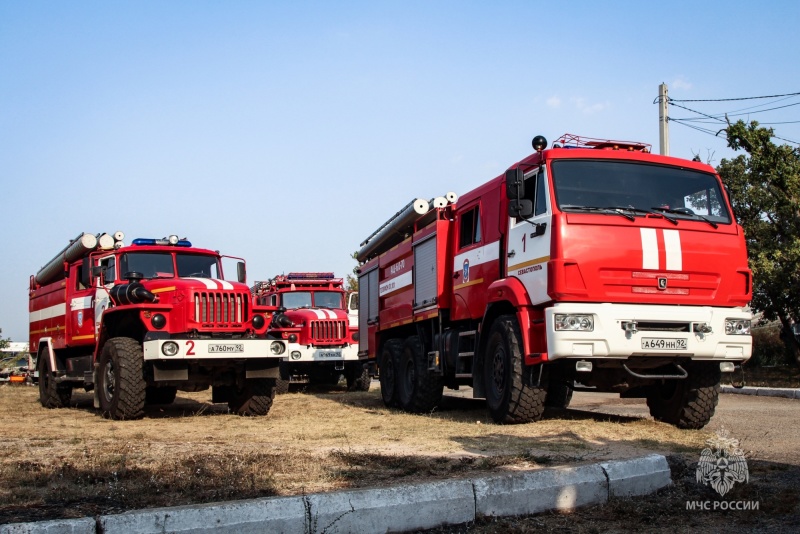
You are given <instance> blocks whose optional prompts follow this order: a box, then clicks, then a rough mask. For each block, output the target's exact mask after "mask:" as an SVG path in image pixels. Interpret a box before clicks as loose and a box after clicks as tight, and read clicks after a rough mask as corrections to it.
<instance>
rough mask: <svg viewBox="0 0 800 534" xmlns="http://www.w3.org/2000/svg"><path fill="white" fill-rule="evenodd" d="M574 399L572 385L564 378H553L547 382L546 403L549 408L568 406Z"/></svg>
mask: <svg viewBox="0 0 800 534" xmlns="http://www.w3.org/2000/svg"><path fill="white" fill-rule="evenodd" d="M570 401H572V387H571V386H570V385H569V384H568V383H567V382H564V381H563V380H553V381H552V382H550V383H549V384H547V395H546V396H545V398H544V405H545V406H547V407H548V408H562V409H563V408H566V407H567V406H569V403H570Z"/></svg>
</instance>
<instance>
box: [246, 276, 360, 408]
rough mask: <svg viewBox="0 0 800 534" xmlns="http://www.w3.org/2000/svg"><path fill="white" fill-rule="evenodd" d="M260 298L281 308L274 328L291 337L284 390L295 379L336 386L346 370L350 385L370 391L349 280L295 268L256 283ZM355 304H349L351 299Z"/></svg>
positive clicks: (281, 389) (281, 384) (280, 335)
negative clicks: (352, 314) (352, 318)
mask: <svg viewBox="0 0 800 534" xmlns="http://www.w3.org/2000/svg"><path fill="white" fill-rule="evenodd" d="M252 291H253V294H254V295H255V297H256V301H257V302H258V303H259V304H261V305H264V306H270V307H272V308H277V310H278V311H277V313H275V314H274V315H273V316H272V322H271V323H270V325H269V332H270V334H272V335H273V336H275V337H276V338H280V339H283V340H284V341H286V342H287V351H286V358H284V360H283V362H281V378H280V380H279V381H278V392H279V393H285V392H286V391H288V388H289V382H290V381H305V380H307V381H309V382H310V383H312V384H322V385H335V384H337V383H338V382H339V379H340V377H341V375H342V374H344V376H345V379H346V380H347V389H349V390H351V391H367V390H369V385H370V380H371V378H370V372H369V369H368V367H367V366H366V365H365V364H366V363H367V359H366V356H364V358H363V359H362V358H359V355H358V328H357V326H356V325H353V324H351V322H350V320H349V313H348V309H347V308H346V307H345V305H346V301H347V302H348V303H349V301H350V299H348V298H347V297H348V295H347V292H346V291H345V290H344V281H343V280H342V279H341V278H335V277H334V274H333V273H327V272H320V273H316V272H313V273H311V272H310V273H289V274H288V275H279V276H276V277H274V278H272V279H271V280H268V281H265V282H256V284H255V285H254V286H253V288H252ZM348 305H349V304H348Z"/></svg>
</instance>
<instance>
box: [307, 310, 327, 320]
mask: <svg viewBox="0 0 800 534" xmlns="http://www.w3.org/2000/svg"><path fill="white" fill-rule="evenodd" d="M311 311H312V312H314V315H316V316H317V319H327V318H328V316H327V315H325V312H323V311H322V310H319V309H317V308H312V309H311Z"/></svg>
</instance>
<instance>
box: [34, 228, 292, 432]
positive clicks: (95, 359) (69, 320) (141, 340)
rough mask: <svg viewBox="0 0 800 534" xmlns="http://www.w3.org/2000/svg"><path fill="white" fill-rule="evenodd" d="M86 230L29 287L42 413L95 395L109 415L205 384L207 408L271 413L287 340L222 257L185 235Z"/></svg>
mask: <svg viewBox="0 0 800 534" xmlns="http://www.w3.org/2000/svg"><path fill="white" fill-rule="evenodd" d="M123 238H124V236H123V234H122V233H121V232H117V233H116V234H114V235H113V236H111V235H109V234H101V235H99V237H98V236H96V235H93V234H88V233H84V234H81V235H79V236H78V237H77V238H76V239H74V240H72V241H71V242H70V244H69V245H68V246H67V247H66V248H64V250H62V251H61V252H59V253H58V254H57V255H56V256H55V257H54V258H53V259H52V260H51V261H50V262H49V263H47V264H46V265H45V266H44V267H43V268H42V269H41V270H40V271H39V272H38V273H37V274H36V275H34V276H31V279H30V293H29V294H30V304H29V311H30V352H31V356H32V358H33V359H35V360H36V361H37V368H38V370H39V399H40V402H41V404H42V406H45V407H48V408H57V407H62V406H65V405H67V404H69V402H70V399H71V395H72V390H73V388H83V389H85V390H86V391H90V390H94V392H95V394H94V403H95V408H99V409H100V410H101V412H102V413H103V415H105V416H106V417H109V418H112V419H133V418H138V417H141V416H142V415H143V413H144V412H143V410H144V407H145V405H146V404H169V403H171V402H172V401H173V400H174V399H175V394H176V391H177V390H182V391H201V390H204V389H208V387H209V386H210V387H212V388H213V389H212V398H213V401H214V402H227V403H228V406H229V407H230V409H231V410H232V411H233V412H235V413H238V414H241V415H266V413H267V412H268V411H269V409H270V407H271V406H272V400H273V398H274V390H275V381H276V379H277V377H278V366H279V364H280V359H281V358H282V357H283V356H284V353H285V351H286V343H285V342H284V341H281V340H274V339H269V338H268V336H267V324H268V322H269V321H270V319H271V313H270V311H269V310H267V309H263V308H260V307H256V306H254V303H253V300H252V297H251V295H250V290H249V288H248V287H247V285H246V284H245V281H246V280H245V264H244V261H241V260H240V258H232V259H233V260H234V261H237V260H239V261H238V263H237V275H238V281H226V280H224V278H223V272H222V259H223V258H231V257H227V256H220V255H219V253H217V252H214V251H212V250H207V249H202V248H195V247H193V246H192V244H191V243H190V242H189V241H187V240H185V239H178V238H177V237H176V236H170V237H169V238H164V239H135V240H133V242H132V243H131V244H130V245H129V246H125V245H124V244H123V243H122V241H121V240H122V239H123Z"/></svg>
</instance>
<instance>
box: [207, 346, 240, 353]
mask: <svg viewBox="0 0 800 534" xmlns="http://www.w3.org/2000/svg"><path fill="white" fill-rule="evenodd" d="M208 352H211V353H214V354H237V353H241V352H244V344H243V343H211V344H210V345H209V346H208Z"/></svg>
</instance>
